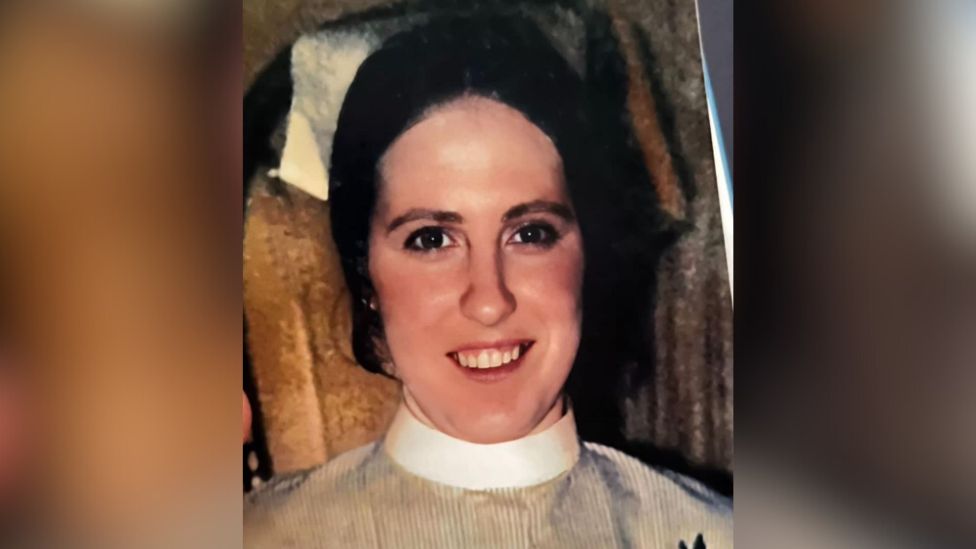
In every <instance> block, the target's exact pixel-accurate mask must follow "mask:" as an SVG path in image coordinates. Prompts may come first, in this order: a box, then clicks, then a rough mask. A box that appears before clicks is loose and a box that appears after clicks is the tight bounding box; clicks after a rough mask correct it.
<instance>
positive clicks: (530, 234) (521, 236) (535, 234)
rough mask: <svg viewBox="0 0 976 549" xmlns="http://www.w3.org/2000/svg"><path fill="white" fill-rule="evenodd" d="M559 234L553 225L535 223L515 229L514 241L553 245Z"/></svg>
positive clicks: (517, 242) (535, 244) (534, 244)
mask: <svg viewBox="0 0 976 549" xmlns="http://www.w3.org/2000/svg"><path fill="white" fill-rule="evenodd" d="M558 237H559V235H558V234H557V233H556V229H554V228H553V227H552V226H551V225H547V224H542V223H533V224H531V225H525V226H523V227H521V228H519V229H518V230H517V231H515V234H514V235H512V242H513V243H515V244H529V245H533V246H551V245H553V244H555V243H556V240H558Z"/></svg>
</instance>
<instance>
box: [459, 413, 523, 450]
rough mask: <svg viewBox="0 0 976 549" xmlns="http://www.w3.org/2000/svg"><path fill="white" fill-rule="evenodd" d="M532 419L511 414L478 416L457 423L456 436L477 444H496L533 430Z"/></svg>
mask: <svg viewBox="0 0 976 549" xmlns="http://www.w3.org/2000/svg"><path fill="white" fill-rule="evenodd" d="M530 423H531V422H530V421H519V418H514V417H511V416H495V417H484V416H482V417H476V418H471V420H470V421H466V422H463V423H459V424H456V428H457V433H456V434H455V436H457V437H458V438H461V439H463V440H466V441H468V442H474V443H477V444H495V443H498V442H508V441H510V440H515V439H519V438H522V437H524V436H525V435H527V434H529V432H531V431H532V425H529V424H530Z"/></svg>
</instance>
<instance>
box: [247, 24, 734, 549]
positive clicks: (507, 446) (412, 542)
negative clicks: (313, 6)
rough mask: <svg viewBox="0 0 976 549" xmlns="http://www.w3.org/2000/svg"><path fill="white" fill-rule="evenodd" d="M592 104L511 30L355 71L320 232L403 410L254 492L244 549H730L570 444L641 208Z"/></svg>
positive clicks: (698, 513) (387, 50)
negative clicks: (625, 242)
mask: <svg viewBox="0 0 976 549" xmlns="http://www.w3.org/2000/svg"><path fill="white" fill-rule="evenodd" d="M589 105H591V102H590V100H589V98H588V97H587V91H586V89H585V87H584V85H583V82H582V81H581V79H580V77H579V76H578V75H577V73H576V72H574V70H573V69H572V68H571V67H570V66H569V64H568V63H567V62H566V61H565V59H564V58H563V57H562V56H561V55H560V54H559V53H558V52H557V51H556V50H555V49H554V48H553V46H552V45H551V44H550V42H549V41H548V40H547V39H546V38H545V37H544V36H543V35H542V33H541V32H540V31H539V30H538V29H537V28H535V27H534V26H533V25H532V24H530V23H528V22H526V21H524V20H520V19H500V18H491V17H468V18H465V19H435V20H432V21H430V22H428V23H426V24H424V25H423V26H421V27H418V28H415V29H413V30H410V31H406V32H403V33H401V34H398V35H395V36H393V37H392V38H390V39H389V40H387V41H386V42H385V43H384V44H383V46H382V47H381V48H380V49H379V50H377V51H376V52H374V53H373V54H372V55H370V56H369V57H368V58H367V59H366V61H365V62H364V63H363V64H362V66H361V67H360V68H359V70H358V72H357V74H356V77H355V79H354V81H353V83H352V85H351V86H350V88H349V90H348V92H347V94H346V97H345V100H344V102H343V105H342V110H341V112H340V115H339V120H338V125H337V129H336V133H335V137H334V141H333V145H332V159H331V164H330V169H329V181H330V189H329V201H330V211H331V215H332V231H333V237H334V239H335V241H336V244H337V248H338V251H339V254H340V256H341V259H342V265H343V269H344V274H345V278H346V282H347V285H348V287H349V290H350V292H351V294H352V296H353V319H354V333H353V349H354V352H355V354H356V358H357V360H358V362H359V363H360V364H362V365H363V366H364V367H366V368H368V369H370V370H372V371H377V372H383V373H385V374H387V375H390V376H394V377H396V378H398V379H400V380H401V381H402V383H403V402H402V405H401V407H400V410H399V411H398V413H397V415H396V417H395V419H394V421H393V423H392V425H391V426H390V428H389V430H388V431H387V433H386V435H385V437H384V438H383V439H382V440H381V441H379V442H377V443H374V444H370V445H368V446H365V447H362V448H360V449H357V450H353V451H351V452H348V453H346V454H343V455H341V456H339V457H337V458H336V459H334V460H333V461H330V462H329V463H328V464H326V465H325V466H323V467H321V468H318V469H315V470H312V471H307V472H304V473H301V474H298V475H294V476H292V477H289V478H285V479H281V480H278V481H277V482H274V483H272V484H271V485H270V486H268V487H267V488H265V489H264V490H261V491H259V492H258V493H256V494H254V495H253V496H252V497H251V498H250V499H249V501H248V504H247V507H246V511H245V540H246V543H247V544H248V545H249V546H254V547H258V546H267V547H280V546H300V547H307V546H322V547H347V546H348V547H387V546H396V547H615V546H627V547H679V546H687V547H705V546H707V547H731V543H732V542H731V514H730V510H729V507H728V504H727V502H725V501H723V500H721V498H718V497H716V496H715V495H713V494H711V493H710V492H708V491H707V490H706V489H704V488H702V487H701V486H699V485H697V484H695V483H693V482H691V481H689V480H687V479H684V478H681V477H678V476H676V475H674V474H671V473H668V472H663V471H657V470H654V469H651V468H649V467H647V466H645V465H644V464H642V463H641V462H639V461H637V460H635V459H633V458H630V457H628V456H626V455H624V454H622V453H619V452H617V451H615V450H612V449H610V448H607V447H604V446H601V445H597V444H592V443H582V444H581V443H580V442H579V439H578V437H577V432H576V425H575V419H574V415H573V409H572V406H571V403H570V402H569V399H568V398H567V397H566V387H567V380H568V379H569V378H570V374H571V372H573V371H574V369H575V372H574V376H578V375H579V372H580V371H583V370H582V369H583V368H590V373H589V375H590V376H592V375H593V372H594V371H596V372H599V370H598V369H596V370H594V369H593V368H594V367H597V368H598V367H599V366H600V365H599V360H600V354H599V349H600V348H601V347H600V345H599V342H600V341H601V338H600V337H594V336H592V334H595V333H597V331H596V330H594V329H593V328H594V323H600V324H602V322H603V317H602V316H600V314H599V313H598V312H594V313H593V315H592V316H591V311H598V310H601V309H598V308H597V307H596V306H598V305H600V301H601V300H602V299H604V298H607V297H608V296H609V295H610V293H609V292H608V290H609V289H612V288H611V286H612V283H613V282H614V280H616V279H615V278H614V276H613V273H612V272H611V271H612V269H611V268H612V267H614V266H618V265H616V264H615V263H614V262H613V261H612V259H613V257H614V249H615V246H616V245H617V242H615V240H614V239H615V238H617V239H619V235H615V234H614V233H613V231H612V229H611V227H616V226H626V224H627V223H626V221H627V220H628V219H630V214H628V213H627V212H632V211H637V210H639V208H633V209H632V208H628V207H627V206H626V205H625V206H620V205H619V202H617V201H619V200H620V199H621V198H624V201H625V204H627V197H621V196H620V195H619V194H617V193H615V189H616V187H615V186H616V184H617V183H618V182H617V181H616V178H617V176H618V175H619V173H620V172H619V170H618V168H619V166H617V165H616V162H615V160H616V159H617V157H616V156H614V155H613V154H612V153H611V152H610V151H612V150H613V147H608V146H607V144H606V143H603V142H601V141H600V140H599V137H600V136H602V135H604V130H602V129H601V126H600V125H599V124H597V122H600V120H599V119H598V118H596V117H593V116H590V114H589V110H590V108H589ZM614 202H617V203H614ZM612 214H613V215H617V216H620V217H622V218H623V222H618V223H614V224H608V223H606V219H607V217H608V216H610V215H612ZM618 221H620V220H618ZM605 309H606V308H605V307H604V308H602V310H605ZM584 321H585V322H584ZM597 327H599V328H600V331H601V332H602V333H604V334H606V333H607V332H608V331H609V330H610V329H611V327H610V326H605V325H598V326H597ZM606 357H607V360H608V362H609V361H610V358H609V357H610V355H609V354H608V355H606ZM607 366H608V365H607Z"/></svg>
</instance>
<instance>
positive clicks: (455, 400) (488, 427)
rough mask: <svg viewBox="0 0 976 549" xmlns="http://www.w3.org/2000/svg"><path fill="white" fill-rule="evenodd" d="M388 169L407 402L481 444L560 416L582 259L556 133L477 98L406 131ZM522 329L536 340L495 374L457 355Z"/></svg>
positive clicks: (392, 347) (375, 238)
mask: <svg viewBox="0 0 976 549" xmlns="http://www.w3.org/2000/svg"><path fill="white" fill-rule="evenodd" d="M379 168H380V176H381V180H382V182H381V184H380V189H379V197H378V201H377V207H376V211H375V214H374V216H373V219H372V221H371V229H370V248H369V249H370V252H369V265H370V271H369V272H370V277H371V279H372V282H373V285H374V287H375V289H376V293H377V305H378V308H379V310H380V314H381V315H382V318H383V322H384V328H385V332H386V344H387V346H388V348H389V352H390V355H391V356H392V359H393V369H394V373H395V375H397V376H398V377H399V378H400V379H401V380H402V381H403V384H404V399H405V402H406V405H407V407H408V408H409V409H410V411H411V412H412V413H413V414H414V415H415V416H417V418H418V419H420V420H421V421H423V422H424V423H426V424H427V425H429V426H431V427H433V428H435V429H438V430H440V431H441V432H444V433H446V434H448V435H450V436H453V437H455V438H460V439H463V440H467V441H470V442H476V443H496V442H503V441H508V440H514V439H517V438H520V437H523V436H525V435H527V434H531V433H533V432H537V431H540V430H543V429H545V428H546V427H548V426H550V425H552V424H553V423H555V422H556V421H558V420H559V418H560V417H561V416H562V411H563V407H562V404H563V396H562V389H563V386H564V384H565V382H566V378H567V376H568V375H569V372H570V369H571V367H572V364H573V360H574V359H575V356H576V351H577V349H578V347H579V339H580V325H581V321H582V311H581V289H582V288H581V287H582V279H583V266H584V258H583V246H582V237H581V234H580V229H579V226H578V224H577V222H576V220H575V214H574V213H573V210H572V204H571V202H570V200H569V197H568V195H567V192H566V188H565V183H564V177H563V169H562V162H561V159H560V157H559V153H558V152H557V150H556V148H555V146H554V145H553V143H552V141H551V140H550V139H549V137H548V136H546V134H545V133H543V132H542V130H540V129H539V128H538V127H536V126H535V125H533V124H532V123H531V122H530V121H529V120H528V119H527V118H525V116H524V115H522V114H521V113H520V112H518V111H516V110H514V109H512V108H510V107H508V106H506V105H504V104H502V103H499V102H496V101H493V100H490V99H485V98H478V97H466V98H462V99H460V100H457V101H454V102H452V103H449V104H447V105H443V106H440V107H439V108H437V109H435V110H434V112H432V113H429V114H428V116H427V117H425V118H424V119H423V120H422V121H421V122H419V123H417V124H416V125H414V126H412V127H411V128H410V129H408V130H407V131H406V132H404V133H403V135H401V136H400V137H399V138H398V139H397V140H396V141H395V142H394V143H393V145H392V146H391V147H390V148H389V150H388V151H387V153H386V154H385V156H384V158H383V159H382V161H381V163H380V166H379ZM525 205H530V206H529V208H527V209H528V210H530V211H529V212H524V211H523V212H521V213H520V212H518V211H517V209H516V210H513V208H517V207H518V206H525ZM524 209H526V208H523V210H524ZM432 211H436V212H449V213H450V214H449V215H445V214H443V213H442V214H440V215H434V216H432V215H429V213H430V212H432ZM513 214H514V215H513ZM513 339H518V340H523V339H529V340H532V341H534V343H533V346H532V348H531V349H530V350H529V352H528V353H526V354H525V356H524V359H523V362H522V364H521V366H520V367H518V368H517V369H515V370H514V371H512V372H511V374H510V375H507V376H505V377H504V378H503V379H500V380H496V381H493V382H490V383H485V382H480V381H476V380H473V379H471V377H470V376H468V375H467V374H466V372H465V371H464V370H463V369H462V368H460V367H459V366H458V365H457V364H456V363H455V362H454V360H453V359H451V358H450V357H449V356H448V353H450V352H451V351H454V350H457V349H459V348H463V347H464V346H465V345H468V344H471V343H472V342H496V341H504V340H513Z"/></svg>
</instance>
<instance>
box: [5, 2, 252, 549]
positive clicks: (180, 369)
mask: <svg viewBox="0 0 976 549" xmlns="http://www.w3.org/2000/svg"><path fill="white" fill-rule="evenodd" d="M240 10H241V8H240V5H239V4H237V3H236V2H216V1H215V2H201V1H172V0H171V1H167V2H153V1H122V0H115V1H112V0H100V1H96V0H90V1H80V0H79V1H73V2H33V1H6V2H3V3H2V5H0V120H2V123H0V517H2V518H0V523H2V528H0V546H4V547H6V546H14V547H16V546H22V545H26V544H27V543H28V541H29V542H30V544H31V546H51V547H87V546H92V547H116V546H118V547H175V546H179V547H190V546H201V547H233V546H239V545H240V509H241V503H240V492H239V486H240V484H239V483H240V481H239V478H240V477H239V476H238V475H239V472H240V469H238V464H239V463H240V462H239V461H238V460H239V459H240V458H239V454H238V452H239V446H238V444H239V442H238V439H237V432H238V429H239V428H240V427H239V421H240V419H239V416H238V412H237V408H236V404H237V399H238V398H239V397H238V395H237V392H238V390H239V389H238V387H239V385H240V383H241V374H240V364H241V336H240V331H239V329H240V311H241V309H240V295H241V294H240V292H241V283H240V272H241V271H240V269H241V258H240V242H241V240H240V238H241V213H240V212H241V210H240V192H241V183H240V175H239V174H240V169H241V168H240V166H241V156H240V139H241V138H240V125H241V119H240V112H241V95H242V86H241V80H242V68H241V67H242V64H241V49H240V48H241V46H240V36H241V18H240V13H241V11H240Z"/></svg>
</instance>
